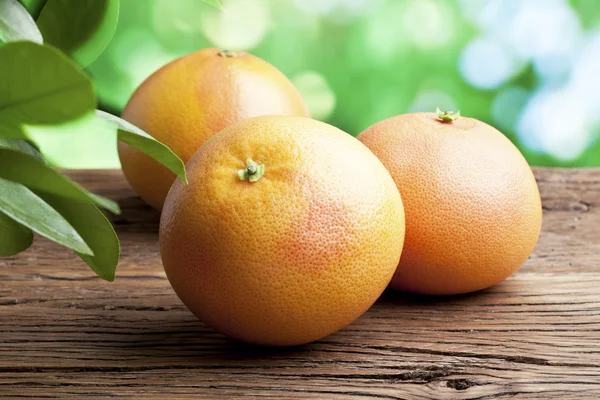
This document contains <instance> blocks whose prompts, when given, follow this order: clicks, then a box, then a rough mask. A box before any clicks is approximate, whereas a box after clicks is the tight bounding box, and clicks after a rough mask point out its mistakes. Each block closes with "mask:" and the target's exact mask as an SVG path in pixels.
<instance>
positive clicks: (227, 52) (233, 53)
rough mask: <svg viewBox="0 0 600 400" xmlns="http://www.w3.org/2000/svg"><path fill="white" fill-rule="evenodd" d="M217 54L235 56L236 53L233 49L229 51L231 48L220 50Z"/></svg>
mask: <svg viewBox="0 0 600 400" xmlns="http://www.w3.org/2000/svg"><path fill="white" fill-rule="evenodd" d="M217 54H218V55H220V56H221V57H225V58H227V57H237V53H236V52H235V51H231V50H227V49H224V50H221V51H220V52H218V53H217Z"/></svg>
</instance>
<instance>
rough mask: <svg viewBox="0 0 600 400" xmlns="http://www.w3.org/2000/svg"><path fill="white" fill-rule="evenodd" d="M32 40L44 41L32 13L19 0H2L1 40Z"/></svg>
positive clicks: (0, 12)
mask: <svg viewBox="0 0 600 400" xmlns="http://www.w3.org/2000/svg"><path fill="white" fill-rule="evenodd" d="M16 40H30V41H32V42H36V43H42V42H43V40H42V34H41V33H40V30H39V29H38V27H37V25H36V24H35V21H34V20H33V18H31V15H29V13H28V12H27V10H26V9H25V7H23V6H22V5H21V3H19V2H18V1H17V0H0V41H3V42H14V41H16Z"/></svg>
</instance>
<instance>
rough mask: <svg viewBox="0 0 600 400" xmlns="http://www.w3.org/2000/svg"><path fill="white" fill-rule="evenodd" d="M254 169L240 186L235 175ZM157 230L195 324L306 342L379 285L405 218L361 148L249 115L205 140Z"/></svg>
mask: <svg viewBox="0 0 600 400" xmlns="http://www.w3.org/2000/svg"><path fill="white" fill-rule="evenodd" d="M247 158H252V159H253V160H254V161H256V162H258V163H264V164H265V173H264V176H263V177H262V178H261V179H260V180H258V181H257V182H254V183H250V182H248V181H242V180H240V179H239V178H238V175H237V170H238V169H243V168H244V167H245V161H246V159H247ZM187 168H188V178H189V181H190V183H189V185H187V186H186V185H185V184H184V183H183V182H181V181H180V180H177V181H176V182H175V184H174V185H173V187H172V189H171V191H170V192H169V195H168V196H167V199H166V202H165V206H164V209H163V212H162V216H161V222H160V250H161V257H162V261H163V265H164V268H165V271H166V274H167V277H168V278H169V281H170V282H171V285H172V286H173V288H174V289H175V292H176V293H177V294H178V295H179V297H180V298H181V300H182V301H183V303H184V304H185V305H186V306H187V307H188V308H189V309H190V310H191V311H192V312H193V313H194V314H196V316H198V318H199V319H200V320H202V321H204V322H205V323H206V324H208V325H210V326H212V327H213V328H215V329H217V330H219V331H220V332H222V333H224V334H226V335H228V336H230V337H233V338H235V339H238V340H242V341H246V342H250V343H254V344H261V345H273V346H288V345H299V344H304V343H308V342H311V341H314V340H317V339H320V338H322V337H324V336H327V335H329V334H331V333H333V332H335V331H337V330H338V329H341V328H342V327H344V326H346V325H347V324H349V323H351V322H352V321H353V320H354V319H356V318H357V317H358V316H360V315H361V314H362V313H363V312H364V311H366V310H367V309H368V308H369V307H370V306H371V305H372V304H373V302H375V300H376V299H377V298H378V297H379V295H380V294H381V293H382V291H383V290H384V289H385V288H386V286H387V285H388V284H389V282H390V280H391V278H392V276H393V274H394V271H395V270H396V266H397V265H398V261H399V259H400V254H401V252H402V245H403V236H404V209H403V207H402V200H401V198H400V194H399V193H398V189H397V188H396V186H395V184H394V181H393V179H392V178H391V176H390V175H389V173H388V172H387V170H386V169H385V167H384V166H383V165H382V164H381V162H380V161H379V160H378V159H377V157H375V156H374V155H373V154H372V153H371V152H370V151H369V150H368V149H367V148H366V147H365V146H363V145H362V144H361V143H360V142H359V141H358V140H356V139H355V138H353V137H351V136H350V135H348V134H346V133H344V132H342V131H340V130H339V129H337V128H334V127H332V126H330V125H327V124H325V123H323V122H318V121H314V120H311V119H309V118H300V117H277V116H272V117H257V118H252V119H248V120H245V121H242V122H238V123H236V124H233V125H231V126H229V127H228V128H226V129H224V130H223V131H221V132H219V133H218V134H217V135H215V136H213V137H212V138H211V139H209V140H208V141H207V142H206V143H205V144H204V146H202V147H201V148H200V149H199V150H198V152H197V153H196V154H195V155H194V156H193V157H192V159H191V160H190V161H189V163H188V165H187Z"/></svg>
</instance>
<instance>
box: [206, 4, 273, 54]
mask: <svg viewBox="0 0 600 400" xmlns="http://www.w3.org/2000/svg"><path fill="white" fill-rule="evenodd" d="M224 5H225V7H226V10H227V11H226V12H222V11H219V10H216V9H215V10H210V11H207V12H205V13H203V14H202V16H201V19H200V24H201V29H202V32H203V33H204V35H205V36H206V37H207V38H208V39H209V40H210V41H211V42H212V43H214V44H215V46H217V47H220V48H223V49H234V50H249V49H252V48H254V47H256V46H258V45H259V44H260V42H261V41H262V40H263V38H264V37H265V35H266V34H267V33H268V31H269V29H270V28H271V14H270V9H269V2H266V1H262V0H229V1H227V2H226V3H224Z"/></svg>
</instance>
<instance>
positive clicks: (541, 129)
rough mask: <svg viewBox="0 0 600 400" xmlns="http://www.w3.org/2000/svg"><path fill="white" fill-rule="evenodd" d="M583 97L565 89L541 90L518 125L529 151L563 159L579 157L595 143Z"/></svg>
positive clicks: (522, 140) (519, 134)
mask: <svg viewBox="0 0 600 400" xmlns="http://www.w3.org/2000/svg"><path fill="white" fill-rule="evenodd" d="M592 132H593V131H592V129H591V126H589V125H588V124H587V123H586V116H585V109H584V107H583V104H582V101H581V99H580V98H579V97H578V96H576V95H575V94H574V93H572V92H569V91H566V90H540V91H539V92H537V93H536V94H535V95H534V96H533V97H532V98H531V99H530V101H529V103H528V104H527V106H526V107H525V110H524V111H523V114H522V115H521V116H520V118H519V121H518V124H517V134H518V136H519V139H520V140H521V142H522V143H523V144H524V145H525V146H526V147H528V148H529V149H530V150H533V151H536V152H539V153H546V154H549V155H551V156H553V157H555V158H557V159H559V160H562V161H570V160H574V159H576V158H578V157H579V156H580V155H581V154H582V153H583V152H584V151H585V149H586V148H587V147H588V146H589V145H590V144H591V143H592V141H593V134H592Z"/></svg>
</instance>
